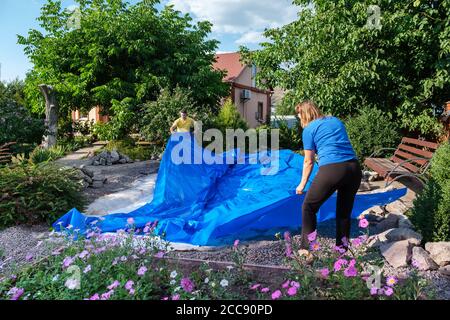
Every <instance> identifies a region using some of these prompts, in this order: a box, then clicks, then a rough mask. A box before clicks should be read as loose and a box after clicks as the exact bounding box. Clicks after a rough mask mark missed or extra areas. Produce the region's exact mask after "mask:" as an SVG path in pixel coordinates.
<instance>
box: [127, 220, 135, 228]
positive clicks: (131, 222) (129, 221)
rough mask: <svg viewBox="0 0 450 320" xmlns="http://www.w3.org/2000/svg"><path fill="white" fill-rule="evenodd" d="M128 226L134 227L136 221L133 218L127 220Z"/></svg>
mask: <svg viewBox="0 0 450 320" xmlns="http://www.w3.org/2000/svg"><path fill="white" fill-rule="evenodd" d="M127 224H128V225H129V226H132V225H134V219H133V218H128V219H127Z"/></svg>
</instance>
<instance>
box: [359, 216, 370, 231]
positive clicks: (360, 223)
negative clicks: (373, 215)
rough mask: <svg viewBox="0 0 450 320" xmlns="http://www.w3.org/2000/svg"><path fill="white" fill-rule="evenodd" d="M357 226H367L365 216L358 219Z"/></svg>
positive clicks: (367, 222)
mask: <svg viewBox="0 0 450 320" xmlns="http://www.w3.org/2000/svg"><path fill="white" fill-rule="evenodd" d="M358 226H359V227H360V228H363V229H364V228H367V227H368V226H369V221H367V219H365V218H362V219H360V220H359V223H358Z"/></svg>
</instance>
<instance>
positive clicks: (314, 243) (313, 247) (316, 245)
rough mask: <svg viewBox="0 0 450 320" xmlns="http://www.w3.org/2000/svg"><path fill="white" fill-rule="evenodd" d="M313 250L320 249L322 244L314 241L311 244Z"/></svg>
mask: <svg viewBox="0 0 450 320" xmlns="http://www.w3.org/2000/svg"><path fill="white" fill-rule="evenodd" d="M310 247H311V250H312V251H319V250H320V244H319V243H318V242H317V241H313V242H311V244H310Z"/></svg>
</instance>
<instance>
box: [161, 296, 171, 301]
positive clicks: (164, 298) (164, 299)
mask: <svg viewBox="0 0 450 320" xmlns="http://www.w3.org/2000/svg"><path fill="white" fill-rule="evenodd" d="M161 300H163V301H167V300H169V297H163V298H162V299H161Z"/></svg>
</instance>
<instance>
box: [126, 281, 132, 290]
mask: <svg viewBox="0 0 450 320" xmlns="http://www.w3.org/2000/svg"><path fill="white" fill-rule="evenodd" d="M133 285H134V281H133V280H128V281H127V283H125V289H127V290H131V289H133Z"/></svg>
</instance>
